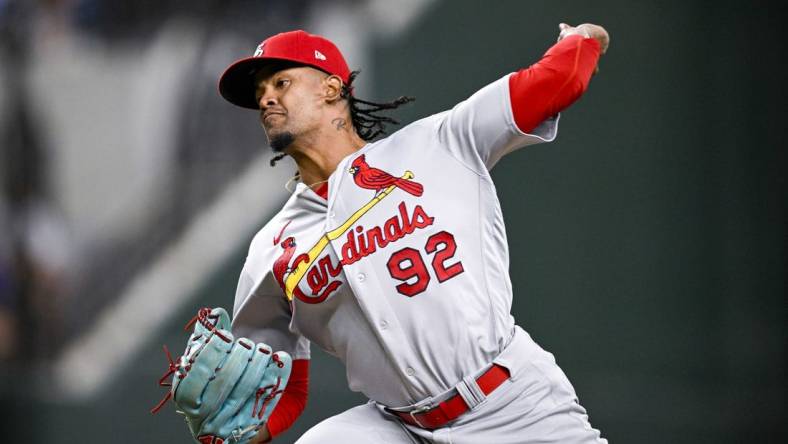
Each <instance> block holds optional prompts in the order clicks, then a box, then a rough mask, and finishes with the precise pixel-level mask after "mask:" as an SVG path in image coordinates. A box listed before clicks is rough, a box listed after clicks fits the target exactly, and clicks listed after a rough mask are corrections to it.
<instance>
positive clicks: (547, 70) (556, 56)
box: [509, 35, 600, 133]
mask: <svg viewBox="0 0 788 444" xmlns="http://www.w3.org/2000/svg"><path fill="white" fill-rule="evenodd" d="M599 51H600V46H599V42H598V41H597V40H596V39H593V38H584V37H582V36H579V35H572V36H569V37H566V38H564V39H562V40H561V41H560V42H558V43H556V44H555V45H553V46H552V47H551V48H550V49H549V50H547V52H546V53H545V55H544V56H543V57H542V59H541V60H539V61H538V62H537V63H535V64H533V65H531V66H530V67H528V68H524V69H521V70H520V71H517V72H516V73H514V74H512V75H511V76H510V77H509V95H510V99H511V103H512V113H513V114H514V121H515V123H516V124H517V128H519V129H520V131H522V132H524V133H530V132H531V131H533V130H534V128H536V127H537V126H539V124H540V123H541V122H542V121H544V120H545V119H547V118H549V117H552V116H554V115H556V114H558V113H559V112H560V111H562V110H563V109H565V108H566V107H568V106H569V105H571V104H572V103H573V102H574V101H575V100H577V99H578V98H579V97H580V96H581V95H582V94H583V92H585V90H586V89H587V88H588V84H589V82H590V80H591V75H592V74H593V73H594V69H595V68H596V64H597V61H598V60H599Z"/></svg>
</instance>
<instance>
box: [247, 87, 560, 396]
mask: <svg viewBox="0 0 788 444" xmlns="http://www.w3.org/2000/svg"><path fill="white" fill-rule="evenodd" d="M557 121H558V118H557V116H556V117H555V118H553V119H549V120H547V121H545V122H543V123H542V124H541V125H540V126H539V127H538V128H536V129H535V130H534V131H533V134H524V133H523V132H521V131H520V130H519V129H518V128H517V127H516V125H515V123H514V119H513V115H512V109H511V104H510V99H509V82H508V76H505V77H503V78H501V79H499V80H497V81H495V82H493V83H492V84H490V85H488V86H486V87H484V88H483V89H481V90H480V91H478V92H477V93H475V94H474V95H473V96H471V97H470V98H468V99H467V100H465V101H463V102H461V103H459V104H458V105H457V106H455V107H454V108H453V109H451V110H449V111H446V112H443V113H439V114H436V115H433V116H430V117H427V118H425V119H422V120H419V121H417V122H415V123H412V124H410V125H408V126H406V127H404V128H402V129H401V130H400V131H398V132H396V133H394V134H392V135H391V136H389V137H387V138H385V139H382V140H379V141H376V142H373V143H369V144H367V145H365V146H364V147H363V148H362V149H361V150H360V151H358V152H356V153H353V154H352V155H350V156H348V157H347V158H345V159H343V161H342V162H341V163H340V164H339V166H338V167H337V170H336V171H335V172H334V173H333V174H332V175H331V176H330V178H329V181H328V199H327V200H326V199H323V198H322V197H320V196H318V195H317V194H316V193H315V192H314V191H313V190H312V189H310V188H309V187H307V186H305V185H303V184H298V186H297V188H296V190H295V192H294V193H293V195H292V196H291V198H290V199H289V200H288V201H287V203H286V204H285V205H284V207H283V208H282V210H281V211H280V212H279V213H278V214H277V215H276V216H274V217H273V218H272V219H271V221H270V222H269V223H268V224H266V226H265V227H264V228H263V229H262V230H260V232H259V233H258V234H257V235H256V236H255V238H254V240H253V241H252V244H251V247H250V249H249V254H248V257H247V259H246V263H245V265H244V268H243V271H242V273H241V277H240V281H239V284H238V290H237V293H236V296H235V305H234V309H233V318H234V319H233V331H234V333H235V334H236V335H239V336H246V337H249V338H251V339H253V340H255V341H262V342H266V343H268V344H270V345H271V347H272V348H273V349H274V350H285V351H287V352H289V353H291V354H292V356H293V358H294V359H305V358H309V347H310V342H313V343H315V344H317V345H318V346H319V347H321V348H322V349H324V350H326V351H327V352H329V353H331V354H332V355H335V356H336V357H338V358H339V359H340V360H341V361H342V362H343V363H344V364H345V366H346V369H347V379H348V383H349V386H350V388H351V389H352V390H355V391H360V392H362V393H364V394H365V395H366V396H367V397H369V398H370V399H372V400H374V401H376V402H379V403H381V404H384V405H387V406H392V407H397V406H406V405H411V404H415V403H417V402H419V401H421V400H424V399H425V398H428V397H431V396H435V395H438V394H440V393H443V392H446V391H447V390H449V389H451V388H452V387H454V386H455V385H456V384H458V382H460V381H461V380H462V379H463V378H464V377H466V376H468V375H474V374H477V373H478V372H479V370H480V369H482V368H484V367H485V366H486V365H488V364H489V363H490V362H492V361H493V359H495V358H496V357H497V356H498V355H499V354H500V353H501V351H502V350H503V349H504V348H505V347H506V346H507V345H508V344H509V342H510V341H511V340H512V338H513V335H514V332H515V324H514V319H513V318H512V316H511V314H510V309H511V303H512V288H511V283H510V280H509V274H508V273H509V251H508V246H507V240H506V232H505V228H504V221H503V216H502V214H501V207H500V204H499V202H498V198H497V196H496V192H495V186H494V184H493V182H492V179H491V177H490V174H489V170H490V169H491V168H492V167H493V166H494V165H495V163H496V162H497V161H498V160H499V159H500V158H501V157H502V156H503V155H505V154H507V153H509V152H511V151H513V150H514V149H517V148H520V147H524V146H526V145H531V144H535V143H540V142H549V141H551V140H553V139H554V138H555V135H556V131H557ZM359 163H362V164H365V165H368V166H369V168H376V169H379V170H382V171H384V172H386V173H388V174H390V175H391V176H394V177H396V178H400V179H399V181H397V180H394V181H393V182H391V184H390V185H386V186H382V185H381V183H382V182H381V181H378V182H375V183H376V184H377V185H376V186H378V187H380V188H376V187H375V186H372V187H371V188H367V187H365V186H364V185H365V184H364V183H363V181H360V182H361V184H360V183H359V181H357V179H359V176H363V175H364V171H363V170H364V169H365V168H366V167H362V171H360V172H356V175H355V176H354V174H353V167H354V166H356V165H358V164H359ZM402 181H408V183H404V182H402ZM415 184H419V185H420V186H421V187H418V186H417V185H415ZM366 186H369V185H366ZM420 191H421V192H420ZM528 340H529V341H530V337H529V338H528Z"/></svg>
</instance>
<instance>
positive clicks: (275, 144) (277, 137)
mask: <svg viewBox="0 0 788 444" xmlns="http://www.w3.org/2000/svg"><path fill="white" fill-rule="evenodd" d="M293 140H295V136H293V133H291V132H290V131H284V132H281V133H279V134H274V135H273V136H268V144H269V145H270V146H271V149H272V150H273V151H274V152H275V153H281V152H283V151H284V150H285V149H286V148H287V147H288V146H290V144H291V143H293Z"/></svg>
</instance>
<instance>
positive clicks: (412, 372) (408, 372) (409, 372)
mask: <svg viewBox="0 0 788 444" xmlns="http://www.w3.org/2000/svg"><path fill="white" fill-rule="evenodd" d="M405 373H407V374H408V376H413V375H415V374H416V370H413V367H408V368H406V369H405Z"/></svg>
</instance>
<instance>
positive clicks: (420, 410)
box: [408, 403, 433, 429]
mask: <svg viewBox="0 0 788 444" xmlns="http://www.w3.org/2000/svg"><path fill="white" fill-rule="evenodd" d="M432 409H433V405H432V403H429V404H425V405H423V406H421V407H419V408H416V409H413V410H411V411H410V412H408V416H410V419H412V420H413V422H415V423H416V425H418V426H419V427H421V428H422V429H426V428H427V427H425V426H424V424H422V423H421V421H419V420H418V418H416V415H418V414H419V413H424V412H428V411H430V410H432Z"/></svg>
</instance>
